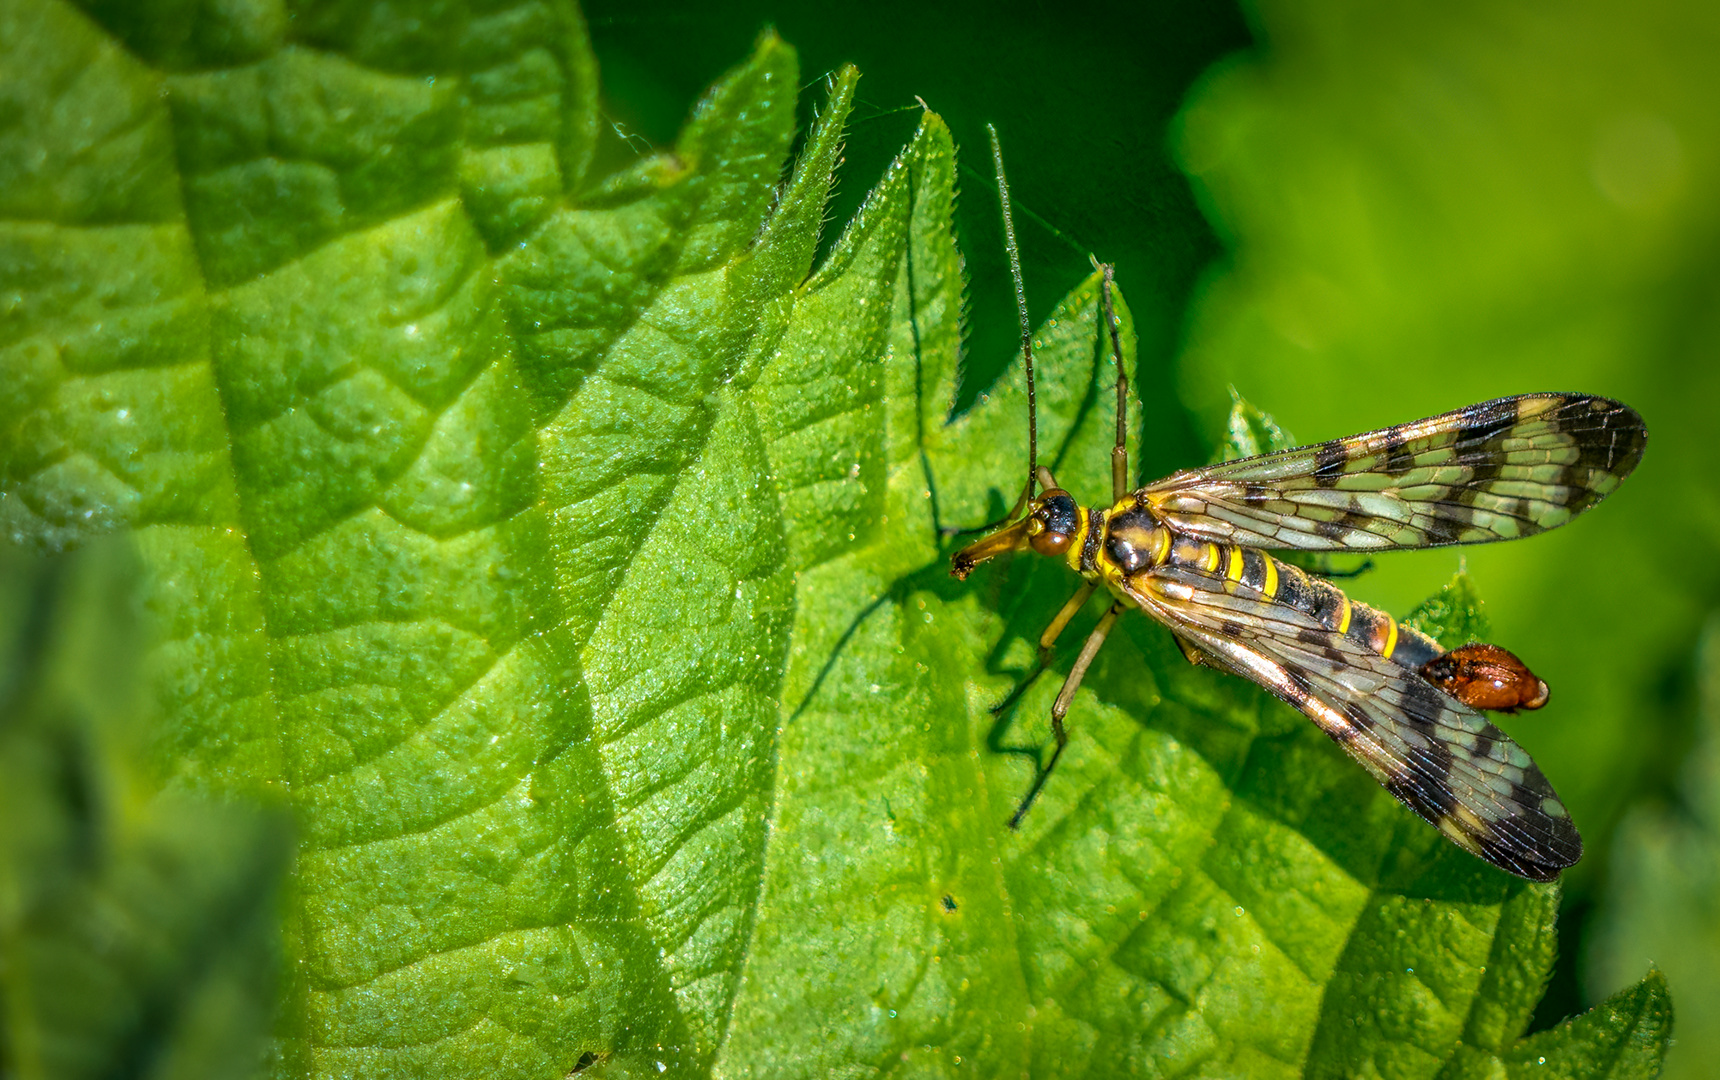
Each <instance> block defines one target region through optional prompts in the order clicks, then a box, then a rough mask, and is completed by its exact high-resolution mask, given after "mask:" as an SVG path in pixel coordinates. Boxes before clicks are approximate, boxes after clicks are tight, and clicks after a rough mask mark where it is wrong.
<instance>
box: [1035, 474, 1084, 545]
mask: <svg viewBox="0 0 1720 1080" xmlns="http://www.w3.org/2000/svg"><path fill="white" fill-rule="evenodd" d="M1033 517H1034V520H1035V521H1036V522H1038V523H1039V527H1038V528H1037V529H1035V530H1034V531H1033V535H1032V537H1031V538H1030V539H1029V540H1028V544H1029V545H1030V546H1031V547H1032V548H1033V550H1034V551H1037V552H1038V553H1039V554H1041V555H1061V554H1063V553H1064V552H1065V551H1068V550H1069V545H1070V544H1072V543H1074V542H1075V534H1076V533H1077V532H1079V531H1080V529H1081V510H1080V508H1079V507H1077V506H1076V505H1075V500H1074V499H1072V498H1070V496H1069V493H1068V492H1067V491H1062V490H1059V489H1057V488H1053V489H1052V490H1050V491H1047V492H1046V493H1045V494H1044V495H1043V496H1041V497H1040V500H1039V505H1038V507H1036V508H1035V509H1034V511H1033Z"/></svg>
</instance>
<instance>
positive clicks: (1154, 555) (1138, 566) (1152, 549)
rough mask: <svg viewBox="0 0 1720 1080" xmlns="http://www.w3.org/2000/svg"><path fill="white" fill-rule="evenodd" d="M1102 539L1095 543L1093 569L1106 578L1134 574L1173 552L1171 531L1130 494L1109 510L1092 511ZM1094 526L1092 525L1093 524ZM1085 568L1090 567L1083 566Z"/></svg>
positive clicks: (1091, 514) (1147, 568)
mask: <svg viewBox="0 0 1720 1080" xmlns="http://www.w3.org/2000/svg"><path fill="white" fill-rule="evenodd" d="M1089 515H1090V518H1089V520H1090V522H1091V523H1092V524H1093V525H1096V526H1097V529H1096V535H1097V536H1098V537H1100V538H1101V540H1100V542H1098V543H1093V544H1092V545H1091V546H1092V547H1093V548H1094V549H1095V550H1094V558H1093V560H1092V564H1093V565H1092V566H1091V571H1092V572H1096V574H1097V576H1099V577H1102V578H1105V579H1112V578H1116V579H1121V578H1129V577H1133V576H1134V575H1135V574H1138V573H1141V572H1142V571H1145V570H1151V569H1152V568H1153V567H1155V566H1157V565H1159V564H1160V563H1163V562H1164V561H1165V559H1167V558H1168V557H1169V556H1170V551H1171V532H1170V530H1169V529H1167V528H1165V527H1164V526H1163V525H1162V524H1160V523H1159V520H1158V518H1156V517H1154V516H1153V513H1152V511H1150V510H1148V509H1147V508H1146V507H1144V506H1141V505H1140V504H1138V503H1137V502H1135V501H1134V500H1133V498H1130V499H1128V500H1126V501H1124V502H1121V503H1118V504H1117V505H1116V506H1113V507H1111V508H1110V509H1109V510H1100V509H1094V510H1092V511H1089ZM1090 527H1091V526H1090ZM1080 569H1082V570H1083V572H1089V567H1087V566H1083V567H1081V568H1080Z"/></svg>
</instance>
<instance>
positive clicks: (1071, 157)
mask: <svg viewBox="0 0 1720 1080" xmlns="http://www.w3.org/2000/svg"><path fill="white" fill-rule="evenodd" d="M584 10H585V15H586V19H587V20H588V21H589V24H590V27H591V36H592V44H593V46H594V47H595V49H596V52H597V58H598V61H599V63H600V64H601V66H602V80H603V89H604V95H605V97H604V105H605V110H606V113H607V118H608V119H609V120H610V121H611V122H612V123H613V124H614V125H617V128H618V129H619V131H622V132H625V133H627V134H628V135H631V136H635V137H643V139H644V140H645V141H646V142H648V143H649V144H650V145H651V146H654V147H661V146H666V145H669V144H670V143H672V142H673V141H674V138H675V134H676V132H677V131H678V130H679V129H680V126H681V124H682V123H683V122H684V121H685V119H686V116H687V109H688V103H689V102H692V101H696V100H697V99H698V97H699V95H701V94H702V93H703V92H704V91H705V88H706V87H708V86H709V85H710V84H711V83H712V82H713V81H714V80H715V79H716V78H717V77H718V76H719V75H720V74H722V72H724V71H725V70H727V69H728V68H730V67H732V66H734V65H735V64H736V63H738V62H739V61H740V60H741V58H743V57H744V56H746V54H747V51H748V49H749V48H750V47H751V45H752V43H753V40H754V38H755V37H756V36H757V34H758V33H759V32H760V31H761V30H762V29H763V28H765V27H767V26H774V27H775V28H776V30H777V31H778V32H779V33H780V34H781V35H782V36H783V38H784V39H785V40H786V41H788V43H789V44H791V45H793V46H794V47H795V49H796V50H798V52H799V54H800V65H801V78H802V80H803V82H804V83H805V91H804V93H803V94H802V97H801V101H800V111H801V116H802V130H803V131H804V129H805V127H806V123H807V122H808V121H809V120H810V119H811V115H812V110H813V109H814V108H815V107H817V106H818V105H819V104H820V103H821V102H822V99H823V93H822V90H821V88H820V86H819V84H820V82H821V81H822V79H823V78H824V76H825V75H826V74H828V73H830V72H833V71H835V70H836V69H837V68H839V67H840V66H841V65H843V64H846V63H852V64H855V65H856V66H858V67H859V68H860V72H861V75H862V78H861V81H860V90H859V95H858V101H857V104H856V106H855V109H854V116H853V119H852V120H851V121H850V123H849V128H848V141H847V150H846V164H845V165H844V166H843V169H842V172H841V178H840V180H839V186H838V188H837V191H836V196H835V198H834V200H833V201H832V203H831V207H830V212H829V220H830V222H831V225H830V226H829V227H828V228H827V230H826V235H825V237H824V238H823V240H824V243H825V245H826V246H828V245H829V243H830V242H832V241H833V240H834V239H835V237H836V236H837V235H838V233H839V231H840V227H841V224H842V223H843V222H846V221H847V220H848V219H849V218H850V217H851V216H852V214H853V212H854V210H855V208H856V207H858V205H859V202H860V199H861V198H862V197H863V196H864V195H865V193H866V191H867V190H868V189H869V188H870V187H871V186H872V185H873V184H874V183H876V182H877V180H878V177H879V176H880V175H881V174H882V173H883V171H884V169H885V168H886V167H887V166H888V164H889V162H890V160H891V158H893V157H894V155H895V154H896V153H897V152H899V151H900V150H901V148H902V146H903V145H904V144H906V142H907V141H908V139H909V138H910V137H911V136H912V134H913V131H914V127H915V125H916V124H917V123H918V120H919V112H920V106H919V103H918V102H917V101H915V97H916V95H917V96H919V97H920V98H923V99H925V102H926V104H927V105H929V106H931V107H932V108H933V109H934V110H936V111H937V112H938V113H939V114H941V115H942V116H943V118H944V119H945V121H947V122H948V123H949V125H950V128H951V130H952V131H953V132H954V133H955V137H956V141H957V144H958V148H959V151H960V154H961V157H960V166H961V177H960V197H959V200H958V202H957V209H956V228H957V232H958V237H959V242H960V244H961V251H962V255H963V257H964V258H965V259H966V260H967V270H968V300H967V305H968V306H967V331H968V341H967V348H966V357H967V363H968V368H967V373H966V376H965V378H964V381H963V383H962V387H961V391H960V396H959V399H958V401H957V407H958V408H965V407H966V406H967V405H968V404H969V403H971V402H972V401H973V399H974V397H975V396H976V395H977V394H979V393H980V392H982V391H984V390H985V389H986V388H987V387H988V386H989V385H990V384H991V383H992V382H993V381H994V380H995V379H996V378H997V375H998V373H999V372H1000V371H1001V370H1002V366H1003V365H1004V364H1005V363H1007V362H1008V360H1009V359H1010V357H1011V356H1012V354H1013V350H1014V349H1015V348H1016V345H1015V342H1016V341H1017V332H1016V329H1015V327H1016V314H1015V305H1014V293H1013V290H1012V289H1011V286H1010V283H1009V267H1008V264H1007V262H1006V261H1005V259H1004V255H1003V239H1002V226H1001V224H1000V221H999V216H998V205H997V196H996V187H995V184H994V181H993V179H992V170H991V164H990V157H989V152H988V149H987V140H986V134H985V125H986V124H988V123H991V124H995V125H996V126H997V128H998V132H999V135H1000V136H1001V138H1002V140H1003V146H1004V154H1005V157H1006V161H1007V165H1008V168H1009V176H1010V186H1011V189H1012V195H1013V198H1014V203H1015V206H1016V208H1017V211H1016V215H1017V216H1016V230H1017V234H1018V237H1019V240H1020V244H1021V248H1022V258H1023V262H1024V273H1025V276H1026V279H1027V297H1028V303H1029V306H1030V307H1031V308H1032V309H1033V311H1034V313H1035V319H1038V318H1042V317H1043V316H1044V314H1045V312H1046V311H1047V310H1049V309H1050V307H1051V306H1052V305H1053V304H1054V303H1055V302H1056V301H1057V300H1058V299H1060V298H1061V297H1062V296H1063V294H1064V293H1065V292H1067V291H1068V289H1069V287H1070V286H1071V285H1072V284H1073V283H1074V282H1076V281H1078V280H1080V279H1081V278H1082V277H1084V276H1085V275H1086V274H1088V273H1089V272H1090V271H1091V266H1090V264H1089V262H1088V256H1089V254H1090V253H1091V254H1092V255H1096V256H1097V257H1098V258H1100V259H1102V260H1105V261H1108V262H1114V263H1116V264H1117V267H1118V275H1119V277H1120V278H1121V279H1122V280H1124V281H1125V282H1126V283H1127V285H1126V287H1127V288H1128V290H1129V298H1130V304H1131V306H1132V308H1133V310H1134V312H1135V314H1136V319H1137V324H1138V325H1139V326H1140V328H1141V364H1142V370H1144V371H1154V370H1168V369H1169V367H1170V365H1171V363H1172V362H1173V359H1174V356H1175V353H1176V350H1177V345H1178V338H1179V334H1180V332H1181V328H1182V322H1183V312H1184V309H1185V308H1186V306H1187V304H1188V301H1189V297H1190V295H1191V293H1192V292H1193V290H1194V287H1195V283H1196V281H1197V279H1198V277H1199V275H1200V273H1201V271H1202V269H1203V268H1205V267H1206V266H1207V265H1208V264H1209V263H1210V262H1211V261H1212V260H1213V259H1214V258H1216V257H1217V256H1218V255H1219V254H1220V247H1219V244H1218V240H1217V238H1216V237H1215V235H1214V234H1213V231H1212V229H1211V228H1210V227H1209V226H1208V225H1207V224H1206V221H1205V219H1204V218H1202V217H1201V215H1200V211H1199V209H1198V208H1197V207H1196V205H1195V201H1194V198H1193V197H1192V195H1191V194H1190V191H1189V187H1188V183H1187V181H1186V180H1185V179H1184V177H1183V175H1182V173H1181V172H1180V171H1179V170H1178V169H1177V167H1176V165H1175V163H1174V162H1173V161H1172V160H1171V156H1170V153H1169V152H1168V149H1167V144H1166V137H1165V133H1166V129H1167V126H1168V125H1169V123H1170V120H1171V118H1172V117H1173V116H1174V115H1175V114H1176V111H1177V109H1178V107H1179V105H1180V104H1181V102H1182V98H1183V95H1184V94H1185V93H1186V91H1187V90H1188V87H1189V86H1190V84H1191V83H1192V82H1193V81H1194V80H1195V78H1196V77H1197V76H1198V75H1199V74H1200V73H1201V72H1202V71H1203V70H1205V68H1206V67H1207V66H1208V65H1209V64H1211V63H1213V62H1214V61H1215V60H1218V59H1219V58H1220V57H1222V56H1224V55H1226V54H1228V53H1230V52H1233V51H1235V50H1237V49H1241V48H1246V47H1247V46H1248V45H1249V44H1250V36H1249V32H1248V28H1247V26H1246V25H1245V23H1244V20H1243V17H1242V14H1241V12H1240V11H1239V10H1238V9H1237V7H1236V6H1235V5H1234V4H1232V3H1227V2H1215V0H1199V2H1196V3H1192V4H1187V5H1181V6H1176V5H1169V4H1160V5H1140V4H1102V3H1099V4H1096V3H1072V4H1047V3H1032V2H1015V3H1002V4H990V5H978V4H948V5H927V4H923V3H912V2H904V0H885V2H882V3H869V4H829V5H806V4H793V3H784V2H782V0H775V2H772V0H749V2H732V3H711V4H696V3H684V2H667V3H653V4H640V3H637V2H617V0H605V2H599V3H588V4H586V5H585V8H584ZM617 128H612V129H611V131H610V133H609V138H608V140H607V145H606V147H605V151H604V152H605V153H606V154H607V155H613V157H612V158H610V160H609V162H600V165H599V167H598V168H597V169H595V170H594V175H603V174H604V173H605V172H606V171H607V169H606V168H604V167H603V166H604V164H608V163H611V162H619V161H622V160H626V159H627V158H628V157H631V156H632V155H633V154H636V153H639V152H640V151H642V150H643V149H644V146H645V143H644V142H641V143H638V144H637V147H636V148H635V147H629V146H628V144H627V143H626V142H625V141H623V139H622V138H621V137H620V135H619V134H618V133H617ZM1166 385H1167V386H1169V385H1171V384H1169V383H1167V384H1166ZM1142 402H1143V406H1142V407H1143V410H1144V425H1145V427H1144V430H1145V431H1146V433H1147V441H1146V443H1145V445H1144V447H1143V455H1142V456H1143V458H1144V461H1143V462H1142V472H1143V474H1152V475H1160V474H1162V473H1164V472H1168V471H1170V470H1171V469H1173V468H1175V467H1177V466H1178V465H1179V464H1187V463H1188V462H1189V461H1190V460H1193V459H1196V458H1198V457H1199V456H1200V453H1201V448H1200V446H1199V445H1198V444H1197V440H1196V437H1195V435H1194V432H1193V429H1192V428H1191V427H1190V425H1189V422H1188V418H1187V415H1186V414H1185V412H1184V411H1183V409H1182V408H1181V407H1180V405H1178V404H1177V402H1176V401H1175V398H1174V395H1172V394H1169V393H1162V394H1155V393H1153V392H1152V391H1151V388H1148V389H1147V390H1146V392H1145V393H1143V394H1142Z"/></svg>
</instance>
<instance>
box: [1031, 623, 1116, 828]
mask: <svg viewBox="0 0 1720 1080" xmlns="http://www.w3.org/2000/svg"><path fill="white" fill-rule="evenodd" d="M1122 611H1123V605H1122V604H1112V605H1111V607H1110V610H1108V611H1106V612H1105V615H1104V617H1103V618H1101V619H1100V620H1099V625H1097V626H1095V627H1093V632H1092V633H1091V634H1088V635H1087V642H1086V644H1084V645H1082V646H1081V655H1080V656H1077V657H1076V658H1075V666H1074V667H1072V668H1070V669H1069V677H1068V678H1067V679H1064V680H1063V689H1061V690H1059V691H1058V692H1057V700H1056V701H1054V702H1052V703H1051V734H1052V736H1053V737H1055V738H1056V740H1057V748H1056V749H1055V750H1053V751H1051V760H1050V761H1048V762H1046V763H1045V769H1044V770H1043V771H1042V772H1041V773H1040V774H1039V776H1038V777H1037V778H1035V779H1034V781H1033V786H1032V787H1031V788H1029V789H1028V791H1027V795H1026V797H1025V798H1023V799H1022V800H1021V805H1020V806H1019V807H1017V808H1016V811H1015V816H1014V817H1011V818H1010V819H1009V827H1010V828H1012V829H1017V828H1020V827H1021V819H1022V818H1023V817H1025V816H1027V810H1028V808H1029V807H1031V806H1032V805H1033V800H1034V799H1036V798H1038V797H1039V789H1040V788H1042V787H1044V786H1045V781H1046V780H1048V779H1050V777H1051V770H1053V769H1055V768H1057V759H1058V758H1060V757H1062V756H1063V748H1064V747H1065V746H1068V745H1069V733H1068V732H1067V731H1065V730H1064V728H1063V718H1064V717H1065V716H1067V715H1068V714H1069V703H1070V702H1071V701H1073V700H1075V691H1076V690H1078V689H1080V688H1081V680H1082V679H1084V678H1086V677H1087V669H1088V668H1089V667H1092V666H1093V657H1095V656H1097V655H1099V648H1100V646H1102V645H1104V644H1105V638H1106V637H1108V636H1109V635H1110V633H1111V627H1112V626H1114V625H1116V622H1117V616H1118V615H1120V614H1122ZM1065 621H1067V620H1065Z"/></svg>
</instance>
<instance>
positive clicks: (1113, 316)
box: [1096, 263, 1129, 502]
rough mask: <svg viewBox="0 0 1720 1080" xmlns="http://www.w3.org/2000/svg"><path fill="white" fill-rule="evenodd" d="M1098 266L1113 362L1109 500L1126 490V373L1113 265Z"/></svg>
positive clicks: (1127, 419)
mask: <svg viewBox="0 0 1720 1080" xmlns="http://www.w3.org/2000/svg"><path fill="white" fill-rule="evenodd" d="M1096 265H1097V263H1096ZM1099 268H1100V269H1101V270H1103V271H1104V272H1105V280H1104V281H1103V282H1102V283H1100V286H1099V288H1100V292H1101V295H1102V296H1103V297H1104V300H1105V304H1104V307H1105V329H1106V330H1109V331H1110V332H1111V358H1112V359H1113V360H1114V361H1116V364H1117V445H1115V446H1113V447H1112V448H1111V501H1112V502H1122V501H1123V496H1125V495H1127V494H1128V493H1129V375H1128V372H1126V371H1124V370H1123V343H1122V341H1120V340H1119V339H1118V336H1117V313H1116V312H1115V311H1113V310H1111V279H1112V276H1113V275H1114V274H1115V273H1116V270H1117V268H1116V267H1114V266H1112V265H1111V264H1110V263H1105V264H1103V265H1102V266H1100V267H1099Z"/></svg>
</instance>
